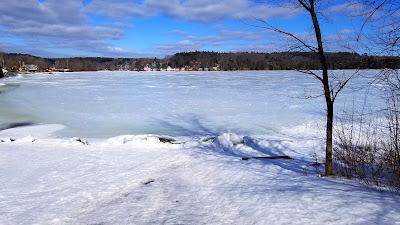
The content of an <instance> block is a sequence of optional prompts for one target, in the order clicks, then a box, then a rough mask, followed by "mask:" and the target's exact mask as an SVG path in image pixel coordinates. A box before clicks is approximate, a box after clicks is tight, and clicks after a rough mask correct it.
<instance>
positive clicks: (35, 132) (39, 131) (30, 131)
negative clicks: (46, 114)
mask: <svg viewBox="0 0 400 225" xmlns="http://www.w3.org/2000/svg"><path fill="white" fill-rule="evenodd" d="M64 128H65V126H64V125H61V124H47V125H36V126H27V127H18V128H12V129H7V130H3V131H0V138H16V139H20V138H25V137H35V138H49V137H54V133H55V132H56V131H60V130H62V129H64Z"/></svg>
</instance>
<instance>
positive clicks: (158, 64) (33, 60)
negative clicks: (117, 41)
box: [0, 51, 400, 71]
mask: <svg viewBox="0 0 400 225" xmlns="http://www.w3.org/2000/svg"><path fill="white" fill-rule="evenodd" d="M326 55H327V60H328V65H329V69H383V68H391V69H398V68H400V57H394V56H370V55H367V54H362V55H360V54H357V53H350V52H330V53H327V54H326ZM0 60H1V61H0V63H1V65H2V66H3V68H6V69H7V70H9V71H13V70H15V71H17V70H18V68H20V67H21V66H22V65H23V64H25V65H31V64H32V65H36V66H37V67H38V71H45V70H47V69H49V68H65V69H70V70H72V71H97V70H136V71H137V70H139V71H140V70H144V69H145V68H151V69H152V70H162V69H167V68H168V67H170V68H174V69H185V70H218V71H219V70H221V71H231V70H317V69H320V64H319V60H318V56H317V55H316V54H315V53H314V52H274V53H256V52H236V53H233V52H232V53H220V52H207V51H195V52H182V53H176V54H174V55H172V56H168V57H165V58H162V59H159V58H104V57H74V58H43V57H37V56H32V55H28V54H17V53H1V52H0Z"/></svg>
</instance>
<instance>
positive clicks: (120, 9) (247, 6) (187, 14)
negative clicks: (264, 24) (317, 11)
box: [86, 0, 298, 22]
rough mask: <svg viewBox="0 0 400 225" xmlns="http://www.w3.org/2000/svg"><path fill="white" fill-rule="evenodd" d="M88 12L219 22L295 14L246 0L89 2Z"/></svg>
mask: <svg viewBox="0 0 400 225" xmlns="http://www.w3.org/2000/svg"><path fill="white" fill-rule="evenodd" d="M86 10H87V11H89V12H92V13H95V14H98V15H102V16H107V17H110V18H119V19H120V18H126V17H135V16H154V15H167V16H171V17H174V18H177V19H183V20H188V21H197V22H212V21H216V20H220V19H226V18H231V19H253V18H257V19H267V18H272V17H288V16H293V15H296V14H297V12H298V10H297V9H296V8H293V7H289V6H275V5H267V4H255V3H253V2H252V1H248V0H220V1H215V0H144V1H142V2H141V3H136V2H133V1H130V0H117V1H114V2H109V1H106V0H92V2H91V3H90V4H89V5H88V6H87V8H86Z"/></svg>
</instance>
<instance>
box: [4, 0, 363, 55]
mask: <svg viewBox="0 0 400 225" xmlns="http://www.w3.org/2000/svg"><path fill="white" fill-rule="evenodd" d="M282 2H285V1H276V0H275V1H274V0H271V1H268V0H264V1H260V0H249V1H248V0H218V1H216V0H0V31H1V33H0V51H6V52H21V53H30V54H35V55H40V56H47V57H67V56H107V57H139V56H161V57H162V56H165V55H170V54H173V53H175V52H180V51H192V50H213V51H259V52H261V51H263V52H269V51H284V50H287V49H289V48H291V45H292V43H291V42H290V40H286V39H285V38H283V37H280V36H277V35H276V34H275V33H273V32H271V31H268V30H267V29H265V28H263V27H264V26H265V24H264V23H263V22H260V20H262V21H267V22H268V24H271V25H273V26H277V27H280V28H282V29H285V30H288V31H290V32H293V33H296V34H297V35H299V36H300V37H302V38H304V39H305V40H308V41H310V42H312V40H313V39H312V35H311V33H310V32H311V31H312V30H311V24H310V23H309V18H308V17H307V15H306V14H305V13H304V12H303V11H302V10H301V9H299V8H296V7H293V5H289V4H282ZM325 2H329V4H330V5H321V6H320V8H319V9H320V11H321V12H323V15H322V21H321V22H322V24H323V27H324V29H323V32H324V36H325V39H326V41H327V43H329V44H330V45H329V46H330V48H331V50H341V49H345V48H346V45H345V44H346V42H347V41H348V40H350V38H349V37H350V36H351V35H352V34H354V32H356V29H357V27H358V24H357V20H356V19H354V18H355V17H354V16H353V15H354V14H356V13H357V11H358V10H360V7H361V6H360V5H357V4H349V3H348V1H344V0H330V1H325ZM278 3H279V5H278ZM338 43H340V45H339V44H338Z"/></svg>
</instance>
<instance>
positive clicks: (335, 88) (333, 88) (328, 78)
mask: <svg viewBox="0 0 400 225" xmlns="http://www.w3.org/2000/svg"><path fill="white" fill-rule="evenodd" d="M292 2H293V3H294V4H295V5H296V7H298V8H300V9H302V10H304V11H305V12H306V13H307V15H308V16H309V18H310V21H311V23H312V27H313V33H314V38H315V40H314V41H315V44H309V43H308V41H307V40H305V39H304V38H301V37H300V36H299V35H296V34H295V33H291V32H288V31H284V30H282V29H280V28H277V27H275V26H272V25H270V24H268V23H267V22H266V21H263V20H260V21H261V22H262V23H263V24H264V25H266V26H265V28H267V29H269V30H272V31H274V32H277V33H279V34H283V35H285V36H287V37H288V38H289V39H292V40H294V41H295V42H297V43H298V45H296V46H295V47H294V48H292V49H297V50H300V51H310V52H314V53H315V54H316V55H317V56H318V59H319V63H320V69H321V74H319V73H318V72H315V71H311V70H299V72H302V73H304V74H307V75H311V76H312V77H314V78H315V79H317V80H319V81H320V82H321V84H322V87H323V94H322V95H321V96H324V98H325V103H326V136H325V175H326V176H330V175H333V151H332V149H333V119H334V103H335V100H336V98H337V96H338V94H339V93H340V92H341V91H342V90H343V88H344V87H345V86H346V85H347V83H348V82H349V81H350V79H351V78H352V77H353V75H351V76H348V77H345V78H341V79H334V78H337V77H333V76H332V74H330V71H328V68H329V67H328V61H327V57H326V52H325V46H324V40H323V35H322V32H321V27H320V21H319V19H320V18H319V17H320V15H321V12H319V11H318V9H317V8H318V6H319V5H320V4H321V2H323V1H318V0H292Z"/></svg>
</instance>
